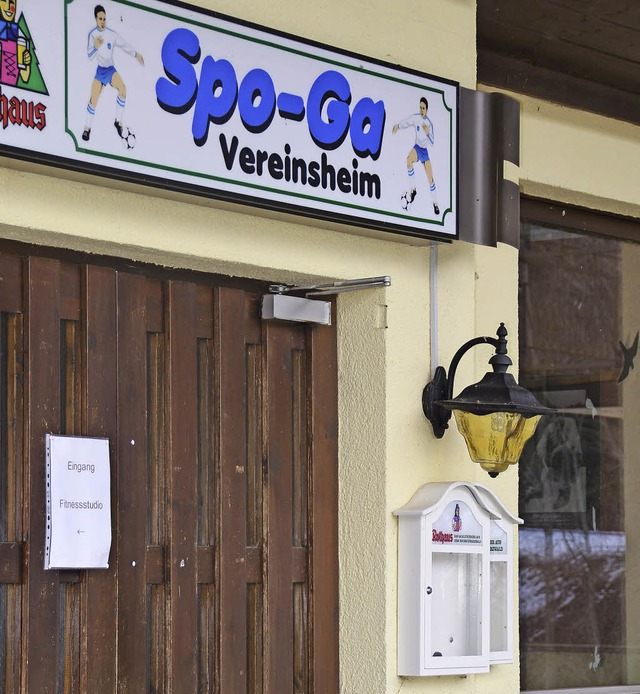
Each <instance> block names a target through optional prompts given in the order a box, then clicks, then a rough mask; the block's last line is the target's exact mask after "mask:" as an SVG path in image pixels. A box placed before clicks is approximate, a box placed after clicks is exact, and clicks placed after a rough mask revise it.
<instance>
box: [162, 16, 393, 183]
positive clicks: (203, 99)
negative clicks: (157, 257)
mask: <svg viewBox="0 0 640 694" xmlns="http://www.w3.org/2000/svg"><path fill="white" fill-rule="evenodd" d="M161 57H162V65H163V68H164V72H165V75H166V77H161V78H159V79H158V81H157V82H156V98H157V100H158V104H159V105H160V107H161V108H162V109H164V110H165V111H167V112H169V113H174V114H184V113H187V112H188V111H189V110H190V109H191V108H192V107H194V106H195V107H194V111H193V121H192V124H191V132H192V135H193V140H194V142H195V143H196V145H198V146H202V145H204V144H205V143H206V141H207V138H208V136H209V126H210V124H211V123H215V124H216V125H222V124H224V123H226V122H227V121H228V120H229V119H230V118H231V117H232V115H233V113H234V111H235V109H236V106H237V107H238V112H239V115H240V119H241V120H242V123H243V125H244V127H245V128H246V129H247V130H248V131H249V132H252V133H261V132H264V131H265V130H267V128H268V127H269V126H270V125H271V123H272V121H273V118H274V117H275V114H276V106H277V109H278V114H279V116H280V117H281V118H285V119H290V120H293V121H302V120H303V119H304V118H305V115H306V119H307V127H308V128H309V135H310V136H311V139H312V140H313V141H314V142H315V144H316V145H317V146H318V147H320V148H322V149H324V150H335V149H337V148H338V147H340V146H341V145H342V144H343V143H344V141H345V139H346V137H347V135H348V136H349V138H350V140H351V145H352V147H353V151H354V152H355V153H356V154H357V155H358V156H359V157H361V158H365V157H371V158H372V159H373V160H376V159H378V157H379V156H380V152H381V150H382V138H383V133H384V125H385V120H386V113H385V107H384V102H383V101H374V100H373V99H371V98H369V97H363V98H362V99H360V100H359V101H358V102H357V103H356V104H355V106H354V107H353V110H351V101H352V95H351V86H350V85H349V82H348V80H347V78H346V77H345V76H344V75H343V74H342V73H340V72H338V71H337V70H327V71H326V72H323V73H322V74H321V75H319V76H318V77H317V78H316V80H315V81H314V83H313V85H312V86H311V89H310V90H309V94H308V95H307V99H306V102H305V100H304V99H303V98H302V97H301V96H299V95H297V94H289V93H287V92H281V93H279V94H278V93H277V92H276V88H275V85H274V83H273V79H272V78H271V76H270V75H269V73H268V72H267V71H266V70H264V69H261V68H256V69H253V70H250V71H249V72H248V73H247V74H246V75H245V76H244V79H243V80H242V81H241V83H240V86H239V87H238V79H237V76H236V72H235V69H234V67H233V65H232V64H231V63H230V62H229V61H228V60H224V59H219V60H215V59H214V58H213V57H212V56H210V55H208V56H205V58H204V59H203V60H202V65H201V68H200V76H199V77H198V76H197V74H196V70H195V65H197V64H198V63H199V62H200V59H201V49H200V42H199V40H198V37H197V36H196V34H195V33H194V32H192V31H190V30H189V29H175V30H173V31H171V32H170V33H169V34H168V35H167V37H166V38H165V40H164V43H163V46H162V52H161ZM305 103H306V109H305ZM241 161H242V162H244V167H243V168H247V169H250V168H251V167H252V166H253V163H252V162H250V161H249V160H248V159H247V158H245V157H244V156H243V157H242V158H241ZM268 165H269V167H270V168H272V169H273V171H274V174H275V175H276V177H277V175H278V174H279V171H280V162H279V161H278V160H277V159H276V158H274V159H273V161H271V160H270V161H269V164H268ZM339 185H341V183H340V181H339ZM342 185H344V186H346V183H343V184H342Z"/></svg>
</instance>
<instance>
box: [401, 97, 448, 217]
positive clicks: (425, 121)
mask: <svg viewBox="0 0 640 694" xmlns="http://www.w3.org/2000/svg"><path fill="white" fill-rule="evenodd" d="M428 110H429V102H428V101H427V99H426V97H424V96H423V97H422V98H421V99H420V113H414V114H412V115H410V116H407V118H404V119H403V120H401V121H399V122H398V123H396V124H395V125H394V126H393V132H394V133H397V132H398V130H404V129H406V128H412V129H413V131H414V134H415V144H414V146H413V147H412V148H411V149H410V150H409V154H407V174H408V176H409V186H410V187H409V190H408V191H407V192H406V193H405V194H404V195H403V196H402V197H401V200H400V202H401V205H402V208H403V209H404V210H408V209H409V207H410V206H411V203H412V202H413V201H414V199H415V197H416V194H417V191H416V185H415V179H414V175H415V171H414V169H413V165H414V164H415V163H416V162H421V163H422V165H423V166H424V170H425V172H426V174H427V179H428V181H429V191H430V193H431V202H432V204H433V212H434V214H435V215H436V216H437V215H439V214H440V208H439V206H438V197H437V191H436V182H435V180H434V178H433V166H432V165H431V158H430V157H429V147H431V146H433V144H434V142H435V136H434V132H433V123H432V122H431V119H430V118H429V117H428V116H427V111H428Z"/></svg>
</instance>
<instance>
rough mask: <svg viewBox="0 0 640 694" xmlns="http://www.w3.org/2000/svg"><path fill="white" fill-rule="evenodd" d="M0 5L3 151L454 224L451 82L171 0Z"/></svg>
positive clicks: (383, 219)
mask: <svg viewBox="0 0 640 694" xmlns="http://www.w3.org/2000/svg"><path fill="white" fill-rule="evenodd" d="M0 12H1V13H2V17H1V18H2V19H3V20H4V22H0V48H1V51H0V64H1V65H0V68H1V69H0V90H1V95H0V127H1V130H0V132H1V133H2V136H1V138H0V154H6V155H8V156H12V157H18V158H22V159H26V160H31V161H37V162H40V163H42V162H47V163H50V164H53V165H56V166H61V167H65V168H70V169H74V170H79V171H86V172H89V173H91V174H99V175H103V176H107V177H110V178H116V179H120V180H130V181H135V182H138V183H144V184H148V185H152V186H157V187H162V188H170V189H173V190H177V191H186V192H189V193H194V194H197V195H202V196H206V197H212V198H217V199H222V200H227V201H232V202H239V203H242V204H244V205H251V206H255V207H262V208H267V209H277V210H282V211H285V212H287V213H291V214H297V215H303V216H307V217H315V218H321V219H327V220H331V221H337V222H343V223H346V224H350V225H356V226H363V227H370V228H373V229H376V230H383V231H392V232H399V233H403V234H409V235H413V236H417V237H427V238H436V239H446V240H450V239H452V238H455V237H456V236H457V120H458V116H457V108H458V86H457V84H456V83H454V82H452V81H450V80H445V79H440V78H436V77H433V76H430V75H428V74H425V73H421V72H417V71H413V70H407V69H403V68H399V67H397V66H393V65H390V64H387V63H384V62H380V61H376V60H373V59H368V58H364V57H362V56H359V55H356V54H352V53H348V52H345V51H338V50H336V49H333V48H328V47H325V46H321V45H318V44H315V43H311V42H307V41H304V40H303V39H298V38H295V37H292V36H289V35H286V34H282V33H276V32H271V31H268V30H265V29H264V28H262V27H259V26H256V25H252V24H248V23H245V22H240V21H237V20H233V19H231V18H228V17H223V16H221V15H218V14H216V13H213V12H208V11H206V10H203V9H200V8H195V7H191V6H188V5H184V4H182V3H180V4H178V3H169V2H163V1H162V0H137V1H136V2H131V1H130V0H109V1H104V0H103V3H102V4H100V5H96V1H95V0H47V2H42V0H17V3H16V4H14V3H8V9H4V3H2V4H0ZM2 24H4V28H2Z"/></svg>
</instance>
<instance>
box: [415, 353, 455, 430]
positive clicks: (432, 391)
mask: <svg viewBox="0 0 640 694" xmlns="http://www.w3.org/2000/svg"><path fill="white" fill-rule="evenodd" d="M448 387H449V380H448V379H447V372H446V371H445V370H444V367H443V366H438V367H437V369H436V371H435V373H434V374H433V380H432V381H430V382H429V383H427V385H426V386H425V387H424V390H423V391H422V411H423V412H424V415H425V417H426V418H427V419H428V420H429V421H430V422H431V426H432V427H433V435H434V436H435V437H436V438H437V439H441V438H442V437H443V436H444V432H445V431H446V430H447V429H448V428H449V420H450V419H451V410H448V409H447V408H446V407H442V406H441V405H438V401H439V400H445V399H446V395H447V389H448Z"/></svg>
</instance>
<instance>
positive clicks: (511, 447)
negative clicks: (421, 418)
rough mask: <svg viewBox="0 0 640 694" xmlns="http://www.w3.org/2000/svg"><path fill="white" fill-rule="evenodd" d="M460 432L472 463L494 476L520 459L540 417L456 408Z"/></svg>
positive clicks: (455, 412) (454, 411)
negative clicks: (481, 412) (477, 412)
mask: <svg viewBox="0 0 640 694" xmlns="http://www.w3.org/2000/svg"><path fill="white" fill-rule="evenodd" d="M453 414H454V415H455V418H456V424H457V425H458V431H459V432H460V433H461V434H462V436H463V437H464V440H465V441H466V442H467V449H468V451H469V456H470V458H471V460H473V461H474V462H476V463H480V467H481V468H482V469H483V470H486V471H487V472H488V473H489V474H490V475H491V476H495V475H497V474H498V473H500V472H504V471H505V470H506V469H507V468H508V467H509V465H514V464H515V463H517V462H518V460H519V459H520V455H521V453H522V449H523V448H524V445H525V443H526V442H527V441H528V440H529V439H530V438H531V437H532V436H533V434H534V432H535V430H536V427H537V426H538V422H539V421H540V416H541V415H534V416H529V417H525V416H523V415H522V414H519V413H517V412H491V413H490V414H483V415H478V414H473V413H471V412H467V411H465V410H456V409H453Z"/></svg>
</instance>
